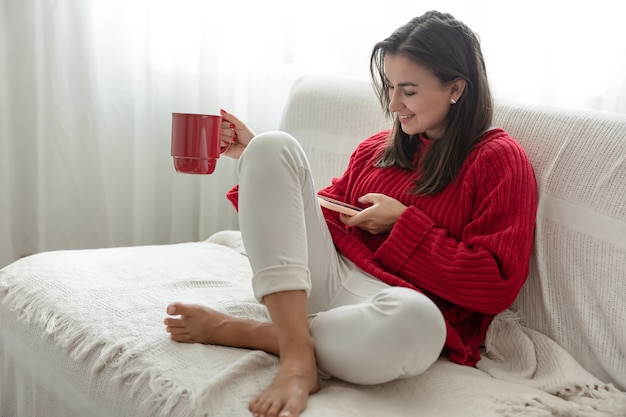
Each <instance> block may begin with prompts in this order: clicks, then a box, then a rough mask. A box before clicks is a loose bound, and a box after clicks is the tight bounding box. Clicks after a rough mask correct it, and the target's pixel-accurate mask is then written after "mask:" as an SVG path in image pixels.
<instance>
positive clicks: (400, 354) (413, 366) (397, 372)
mask: <svg viewBox="0 0 626 417" xmlns="http://www.w3.org/2000/svg"><path fill="white" fill-rule="evenodd" d="M311 331H312V334H313V337H314V339H315V345H316V353H317V355H318V363H319V365H320V368H321V369H322V371H324V372H326V373H328V374H330V375H332V376H335V377H337V378H340V379H344V380H347V381H349V382H354V383H359V384H375V383H381V382H387V381H390V380H394V379H399V378H408V377H412V376H415V375H418V374H420V373H422V372H424V371H425V370H426V369H427V368H428V367H430V365H432V364H433V363H434V362H435V361H436V360H437V358H438V357H439V355H440V353H441V350H442V348H443V345H444V342H445V337H446V327H445V322H444V320H443V316H442V314H441V312H440V311H439V309H438V308H437V306H436V305H435V304H434V303H433V302H432V301H431V300H430V299H429V298H428V297H426V296H425V295H423V294H420V293H418V292H416V291H413V290H410V289H407V288H399V287H391V288H386V289H384V290H382V291H380V292H379V293H378V294H376V295H375V296H374V297H373V298H372V300H371V301H370V302H367V303H363V304H356V305H349V306H344V307H339V308H337V309H333V310H331V311H328V312H326V313H322V314H320V315H319V316H318V317H317V318H316V319H315V320H314V322H313V323H312V326H311Z"/></svg>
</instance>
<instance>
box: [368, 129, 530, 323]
mask: <svg viewBox="0 0 626 417" xmlns="http://www.w3.org/2000/svg"><path fill="white" fill-rule="evenodd" d="M472 169H473V170H474V173H473V175H470V177H473V178H471V179H470V178H466V182H464V183H463V184H462V186H463V187H469V188H471V193H472V195H473V200H474V204H473V207H472V218H471V221H470V222H469V223H468V224H467V225H465V227H464V228H463V232H462V236H461V239H460V240H457V239H455V238H452V237H450V236H449V234H448V232H447V231H446V230H445V229H443V228H441V227H439V226H438V225H437V224H436V223H435V222H434V221H433V220H432V219H431V218H430V217H429V216H427V215H426V214H425V213H423V212H422V211H421V210H419V209H418V208H416V207H414V206H411V207H409V208H407V210H405V212H404V213H403V214H402V216H400V218H399V219H398V221H397V222H396V224H395V225H394V227H393V229H392V230H391V232H390V234H389V237H388V238H387V239H386V241H385V242H384V243H383V244H382V245H381V246H380V248H378V250H377V251H376V254H375V256H376V258H377V259H378V260H379V261H380V262H381V263H382V264H383V265H384V266H385V267H386V268H387V269H388V270H389V271H390V272H391V273H393V274H395V275H397V276H399V277H401V278H402V279H405V280H407V281H408V282H410V283H412V284H413V285H415V286H416V287H417V288H421V289H423V290H425V291H428V292H431V293H433V294H436V295H438V296H440V297H442V298H444V299H446V300H448V301H450V302H452V303H454V304H456V305H459V306H461V307H464V308H466V309H468V310H471V311H476V312H480V313H486V314H497V313H499V312H501V311H503V310H505V309H506V308H508V307H509V306H510V305H511V304H512V303H513V301H514V300H515V297H516V296H517V294H518V292H519V290H520V289H521V287H522V285H523V284H524V282H525V280H526V276H527V274H528V269H529V258H530V252H531V250H532V244H533V233H534V225H535V215H536V208H537V190H536V182H535V177H534V173H533V170H532V167H531V165H530V162H529V161H528V159H527V157H526V155H525V153H524V152H523V150H522V149H521V147H519V145H518V144H517V143H515V142H513V141H494V142H492V143H489V144H487V145H486V149H484V150H483V152H481V153H480V155H479V156H478V157H477V158H476V160H475V161H474V162H473V168H472Z"/></svg>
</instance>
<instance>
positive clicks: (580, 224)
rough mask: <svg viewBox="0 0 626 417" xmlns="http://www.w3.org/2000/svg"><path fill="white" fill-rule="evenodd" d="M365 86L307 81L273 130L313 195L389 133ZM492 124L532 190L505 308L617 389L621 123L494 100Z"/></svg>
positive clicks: (621, 364)
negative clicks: (531, 222) (371, 141)
mask: <svg viewBox="0 0 626 417" xmlns="http://www.w3.org/2000/svg"><path fill="white" fill-rule="evenodd" d="M367 84H368V83H367V82H366V81H358V80H353V79H343V78H332V77H324V76H308V77H305V78H303V79H301V80H299V81H298V82H296V83H295V85H294V87H293V89H292V94H291V97H290V103H289V105H288V106H287V110H286V112H285V114H284V115H283V120H282V124H281V129H283V130H286V131H288V132H290V133H291V134H293V135H294V136H295V137H296V138H297V139H298V140H299V141H300V142H301V143H302V145H303V147H304V149H305V151H306V152H307V155H308V156H309V159H310V161H311V164H312V169H313V174H314V178H315V181H316V185H317V187H318V188H321V187H323V186H325V185H327V184H329V183H330V180H331V178H332V177H333V176H338V175H340V174H341V173H342V172H343V170H344V168H345V166H346V164H347V162H348V158H349V155H350V153H351V151H352V150H353V149H354V148H355V147H356V145H357V143H358V142H359V141H361V140H363V139H365V138H366V137H368V136H370V135H372V134H374V133H376V132H378V131H380V130H382V129H385V128H389V127H390V126H391V122H390V121H389V120H386V119H385V117H384V116H383V113H382V111H381V108H380V105H379V104H378V102H377V100H376V97H375V95H374V93H373V90H372V88H371V87H369V86H368V85H367ZM321 85H323V86H324V88H320V86H321ZM329 85H330V86H332V88H328V86H329ZM348 120H351V122H349V123H348V122H347V121H348ZM494 126H496V127H502V128H504V129H505V130H506V131H507V132H509V134H511V136H512V137H514V138H515V139H516V140H518V141H519V142H520V144H521V145H522V146H523V147H524V149H525V150H526V152H527V153H528V156H529V157H530V159H531V162H532V164H533V168H534V170H535V175H536V176H537V182H538V188H539V210H538V216H537V228H536V244H535V250H534V253H533V256H532V259H531V271H530V275H529V278H528V281H527V283H526V285H525V286H524V288H523V289H522V292H521V293H520V296H519V297H518V300H517V301H516V302H515V304H514V305H513V308H515V309H518V310H519V314H520V316H521V318H522V319H523V320H524V321H525V324H526V326H528V327H529V328H531V329H535V330H538V331H539V332H541V333H544V334H545V335H548V336H549V337H551V338H552V339H554V340H555V341H556V342H557V343H558V344H559V345H561V346H562V347H564V348H565V349H566V350H567V351H569V352H570V353H571V354H572V355H573V356H574V357H575V358H576V359H577V360H578V361H579V362H580V363H581V364H582V365H583V366H584V367H585V368H586V369H587V370H589V371H590V372H591V373H593V374H594V375H595V376H596V377H598V378H600V379H602V380H604V381H606V382H613V383H615V384H616V385H618V386H620V387H621V388H622V389H624V388H626V326H624V325H623V317H626V116H624V115H616V114H607V113H601V112H593V111H578V110H572V109H564V108H556V107H550V106H539V105H530V104H523V103H516V102H511V101H505V100H497V101H496V113H495V120H494Z"/></svg>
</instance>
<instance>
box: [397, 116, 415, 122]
mask: <svg viewBox="0 0 626 417" xmlns="http://www.w3.org/2000/svg"><path fill="white" fill-rule="evenodd" d="M413 116H414V115H413V114H411V115H408V116H400V115H398V120H400V123H403V122H406V121H408V120H409V119H411V118H412V117H413Z"/></svg>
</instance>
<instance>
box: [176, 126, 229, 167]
mask: <svg viewBox="0 0 626 417" xmlns="http://www.w3.org/2000/svg"><path fill="white" fill-rule="evenodd" d="M221 136H222V116H215V115H211V114H190V113H172V152H171V153H172V157H173V158H174V168H175V169H176V171H177V172H181V173H184V174H211V173H213V171H215V165H216V164H217V159H218V158H219V157H220V154H221V153H222V152H224V151H225V150H226V149H227V148H228V147H224V148H222V147H221V146H220V142H221Z"/></svg>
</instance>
